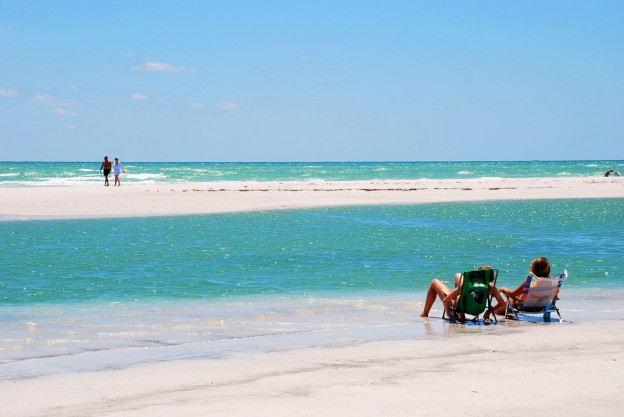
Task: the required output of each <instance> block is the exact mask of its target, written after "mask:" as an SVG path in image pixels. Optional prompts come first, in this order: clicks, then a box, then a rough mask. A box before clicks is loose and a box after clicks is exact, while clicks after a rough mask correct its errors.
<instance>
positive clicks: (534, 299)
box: [505, 270, 568, 322]
mask: <svg viewBox="0 0 624 417" xmlns="http://www.w3.org/2000/svg"><path fill="white" fill-rule="evenodd" d="M567 277H568V271H566V270H564V271H563V273H562V274H560V275H556V276H551V277H545V278H540V277H538V276H537V275H535V274H534V273H532V272H529V275H528V276H527V278H526V280H525V282H524V289H523V291H522V294H521V295H520V296H519V297H508V296H507V294H505V297H506V298H507V307H506V309H505V317H507V318H510V319H513V320H520V314H536V315H538V314H541V315H542V317H543V319H544V321H545V322H548V321H551V313H552V312H553V311H554V312H555V313H557V316H559V321H560V322H561V321H563V319H562V318H561V313H560V312H559V308H558V307H557V300H558V299H559V290H560V289H561V285H562V284H563V281H564V280H565V279H566V278H567Z"/></svg>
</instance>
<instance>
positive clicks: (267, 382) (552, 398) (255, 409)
mask: <svg viewBox="0 0 624 417" xmlns="http://www.w3.org/2000/svg"><path fill="white" fill-rule="evenodd" d="M0 195H1V196H2V198H0V218H2V219H4V220H20V219H25V220H26V219H38V218H41V219H51V218H85V217H114V216H155V215H182V214H199V213H220V212H234V211H248V210H273V209H286V208H303V207H323V206H340V205H368V204H418V203H431V202H446V201H485V200H510V199H553V198H557V199H567V198H623V197H624V181H621V180H620V179H619V178H617V179H614V178H605V179H603V178H535V179H478V180H445V181H437V180H435V181H434V180H421V181H371V182H309V183H304V182H285V183H193V184H154V185H132V184H124V185H123V186H122V187H120V188H113V187H104V186H92V185H89V186H71V187H30V188H2V189H0ZM614 318H615V320H594V321H590V320H588V321H582V320H580V321H575V322H574V323H571V324H555V323H551V324H532V323H517V322H512V321H507V322H503V323H501V324H499V325H497V326H489V328H487V329H485V330H484V329H480V328H479V326H463V325H460V324H449V323H446V322H443V321H442V320H440V319H439V318H438V319H433V318H432V319H421V318H419V317H414V323H416V324H422V326H423V327H424V328H425V330H427V329H429V328H430V327H431V328H432V329H433V331H431V334H430V335H428V336H427V337H426V338H424V339H423V338H411V337H410V335H409V334H406V335H405V338H404V339H403V340H393V341H377V342H365V343H350V344H345V345H341V346H332V347H326V346H318V347H314V348H300V349H288V350H282V351H274V352H271V353H250V352H246V353H240V354H235V355H232V356H229V357H225V358H220V359H206V360H201V361H200V360H197V361H169V362H160V363H158V362H157V363H150V364H145V365H136V366H131V367H127V368H124V369H111V370H105V371H98V372H91V371H89V372H78V373H76V372H74V373H58V374H53V375H48V376H40V377H36V378H30V379H18V380H5V381H0V402H2V415H3V416H7V417H18V416H24V417H25V416H28V417H36V416H50V415H55V416H68V417H69V416H107V417H112V416H118V417H121V416H134V417H136V416H150V417H157V416H165V415H171V416H176V417H183V416H200V415H211V416H213V415H216V416H250V415H253V416H272V417H275V416H292V415H297V416H331V415H357V416H383V415H398V416H413V415H419V416H440V415H443V416H501V415H506V416H526V415H550V416H566V417H575V416H579V417H580V416H583V417H585V416H587V415H600V416H607V417H608V416H619V415H621V396H622V394H623V393H624V383H623V382H622V379H621V376H622V375H624V322H623V321H622V320H621V317H614Z"/></svg>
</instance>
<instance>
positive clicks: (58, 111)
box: [54, 108, 78, 117]
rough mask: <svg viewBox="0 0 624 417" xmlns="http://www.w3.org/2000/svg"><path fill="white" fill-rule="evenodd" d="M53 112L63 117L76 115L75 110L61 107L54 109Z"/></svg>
mask: <svg viewBox="0 0 624 417" xmlns="http://www.w3.org/2000/svg"><path fill="white" fill-rule="evenodd" d="M54 113H56V114H58V115H59V116H63V117H73V116H77V115H78V113H76V112H73V111H68V110H65V109H61V108H56V109H54Z"/></svg>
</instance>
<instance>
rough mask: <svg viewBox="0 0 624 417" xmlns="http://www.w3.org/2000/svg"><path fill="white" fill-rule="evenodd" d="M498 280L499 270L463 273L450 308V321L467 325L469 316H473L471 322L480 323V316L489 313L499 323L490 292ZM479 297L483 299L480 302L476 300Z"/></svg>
mask: <svg viewBox="0 0 624 417" xmlns="http://www.w3.org/2000/svg"><path fill="white" fill-rule="evenodd" d="M497 279H498V269H481V270H477V271H466V272H462V274H461V278H460V280H459V284H458V290H457V293H456V295H455V299H454V300H453V304H452V306H451V308H450V310H451V311H450V313H451V317H450V319H451V320H455V321H458V322H460V323H465V322H466V315H467V314H468V315H470V316H472V319H470V321H472V322H473V323H479V316H480V315H481V314H482V313H484V312H486V311H489V312H490V315H491V317H492V318H493V319H494V322H495V323H498V320H497V319H496V314H494V308H493V307H492V291H490V287H493V286H494V287H495V286H496V280H497ZM478 297H482V298H481V300H480V301H479V302H477V300H476V299H477V298H478ZM483 301H485V303H484V302H483ZM442 317H444V315H442Z"/></svg>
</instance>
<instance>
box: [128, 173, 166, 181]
mask: <svg viewBox="0 0 624 417" xmlns="http://www.w3.org/2000/svg"><path fill="white" fill-rule="evenodd" d="M126 178H127V179H133V180H139V181H141V180H154V179H163V178H167V176H166V175H165V174H126Z"/></svg>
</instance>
